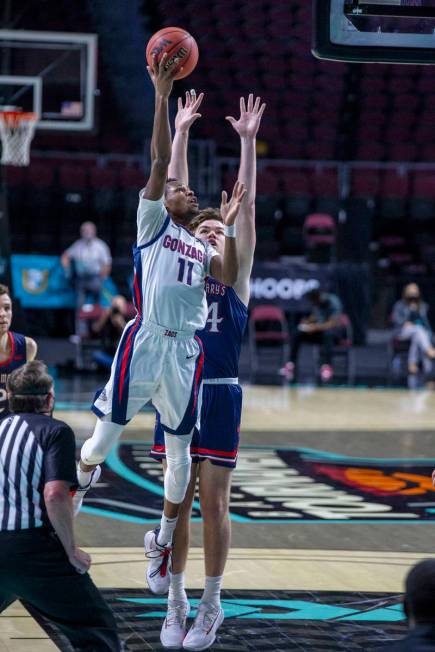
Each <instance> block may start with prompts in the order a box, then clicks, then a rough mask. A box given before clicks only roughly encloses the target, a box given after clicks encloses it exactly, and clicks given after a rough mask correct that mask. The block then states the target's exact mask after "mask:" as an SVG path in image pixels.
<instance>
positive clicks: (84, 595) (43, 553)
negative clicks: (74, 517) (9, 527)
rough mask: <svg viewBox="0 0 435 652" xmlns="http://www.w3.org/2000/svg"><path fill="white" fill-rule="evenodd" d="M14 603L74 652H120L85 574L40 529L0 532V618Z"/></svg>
mask: <svg viewBox="0 0 435 652" xmlns="http://www.w3.org/2000/svg"><path fill="white" fill-rule="evenodd" d="M16 599H19V600H22V601H23V602H24V603H27V604H28V605H29V607H33V608H34V609H35V610H36V611H37V612H39V613H40V614H42V615H43V616H44V617H45V618H47V620H50V621H51V622H53V623H54V624H55V625H56V626H57V627H58V628H59V629H60V630H61V631H62V633H63V634H64V635H65V636H66V637H67V638H68V639H69V641H70V642H71V644H72V646H73V648H74V650H77V652H119V650H120V649H121V647H120V643H119V639H118V635H117V633H116V624H115V619H114V617H113V614H112V612H111V611H110V609H109V607H108V606H107V604H106V602H105V601H104V599H103V597H102V595H101V594H100V592H99V591H98V589H97V587H96V586H95V584H94V583H93V582H92V580H91V578H90V577H89V575H88V573H85V574H84V575H81V574H80V573H78V572H77V571H76V570H75V569H74V567H73V566H71V564H70V563H69V561H68V557H67V556H66V554H65V551H64V549H63V546H62V544H61V543H60V541H59V540H58V538H57V537H56V535H54V534H50V532H49V531H48V530H46V529H45V528H32V529H29V530H18V531H14V532H12V531H10V532H5V531H3V532H0V613H1V612H2V611H4V610H5V609H6V607H8V606H9V605H10V604H11V603H12V602H14V600H16Z"/></svg>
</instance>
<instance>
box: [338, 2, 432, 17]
mask: <svg viewBox="0 0 435 652" xmlns="http://www.w3.org/2000/svg"><path fill="white" fill-rule="evenodd" d="M344 9H345V13H346V15H348V16H358V15H364V16H398V17H408V18H409V17H411V18H416V17H423V18H425V17H435V0H345V3H344Z"/></svg>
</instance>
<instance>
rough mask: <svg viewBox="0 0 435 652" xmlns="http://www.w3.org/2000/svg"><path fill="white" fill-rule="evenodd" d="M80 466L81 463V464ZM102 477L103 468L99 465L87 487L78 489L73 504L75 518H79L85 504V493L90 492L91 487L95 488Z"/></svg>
mask: <svg viewBox="0 0 435 652" xmlns="http://www.w3.org/2000/svg"><path fill="white" fill-rule="evenodd" d="M79 464H80V462H79ZM100 475H101V466H100V465H99V464H98V465H97V466H96V467H95V469H94V470H93V471H92V473H91V479H90V481H89V482H88V484H87V485H85V486H84V487H81V486H80V485H79V486H78V488H77V489H76V492H75V494H73V497H72V502H73V510H74V516H77V514H78V513H79V511H80V509H81V506H82V503H83V498H84V497H85V493H86V492H87V491H89V489H90V488H91V487H95V485H96V484H97V482H98V480H99V479H100Z"/></svg>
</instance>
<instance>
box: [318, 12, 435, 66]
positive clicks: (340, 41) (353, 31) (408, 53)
mask: <svg viewBox="0 0 435 652" xmlns="http://www.w3.org/2000/svg"><path fill="white" fill-rule="evenodd" d="M313 54H314V55H315V56H317V57H319V58H321V59H333V60H338V61H368V62H390V63H426V64H428V63H435V0H314V27H313Z"/></svg>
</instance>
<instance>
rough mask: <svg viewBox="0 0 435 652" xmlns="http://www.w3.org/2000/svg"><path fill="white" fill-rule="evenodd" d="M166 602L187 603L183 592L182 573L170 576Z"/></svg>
mask: <svg viewBox="0 0 435 652" xmlns="http://www.w3.org/2000/svg"><path fill="white" fill-rule="evenodd" d="M168 600H169V601H173V600H180V601H183V602H187V594H186V591H185V590H184V572H183V573H177V574H176V575H171V583H170V585H169V593H168Z"/></svg>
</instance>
